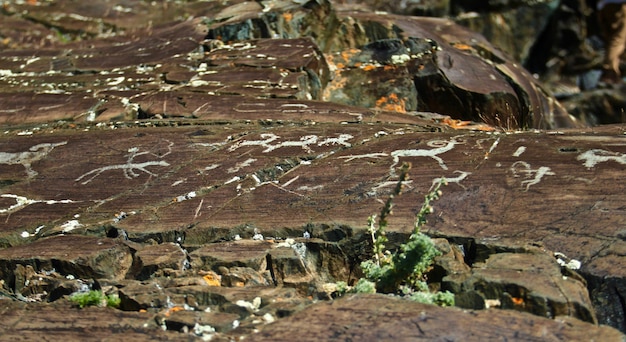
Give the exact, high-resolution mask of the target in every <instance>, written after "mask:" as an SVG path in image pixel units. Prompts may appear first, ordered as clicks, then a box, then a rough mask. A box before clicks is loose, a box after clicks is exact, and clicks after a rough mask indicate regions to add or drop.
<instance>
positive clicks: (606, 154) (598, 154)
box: [576, 149, 626, 168]
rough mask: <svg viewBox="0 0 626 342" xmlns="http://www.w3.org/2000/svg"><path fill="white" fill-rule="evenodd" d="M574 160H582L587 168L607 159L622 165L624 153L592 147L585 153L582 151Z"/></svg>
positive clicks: (624, 163)
mask: <svg viewBox="0 0 626 342" xmlns="http://www.w3.org/2000/svg"><path fill="white" fill-rule="evenodd" d="M576 160H584V161H585V163H584V164H583V165H585V166H586V167H587V168H592V167H595V166H596V165H597V164H598V163H603V162H607V161H611V160H612V161H614V162H617V163H620V164H623V165H626V154H621V153H618V152H612V151H607V150H601V149H593V150H589V151H587V152H585V153H582V154H581V155H579V156H578V157H576Z"/></svg>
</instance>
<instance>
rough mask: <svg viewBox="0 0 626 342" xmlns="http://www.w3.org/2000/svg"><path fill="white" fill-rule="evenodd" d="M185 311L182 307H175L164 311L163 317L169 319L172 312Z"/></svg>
mask: <svg viewBox="0 0 626 342" xmlns="http://www.w3.org/2000/svg"><path fill="white" fill-rule="evenodd" d="M182 310H185V308H183V307H182V306H175V307H172V308H169V309H167V311H165V317H169V316H170V315H171V314H172V313H173V312H176V311H182Z"/></svg>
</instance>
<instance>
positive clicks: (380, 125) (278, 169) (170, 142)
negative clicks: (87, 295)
mask: <svg viewBox="0 0 626 342" xmlns="http://www.w3.org/2000/svg"><path fill="white" fill-rule="evenodd" d="M0 16H1V17H2V19H3V20H4V19H6V20H7V21H6V23H7V25H2V26H1V27H0V36H2V37H3V40H2V42H1V44H2V47H3V49H2V50H0V63H1V66H0V122H2V123H3V124H4V127H3V130H2V132H1V133H0V190H1V194H0V247H1V248H2V249H0V284H1V285H2V287H1V288H0V292H1V293H2V295H3V297H11V298H13V299H15V300H16V301H13V302H8V301H7V302H5V303H0V304H2V306H0V310H4V312H5V313H6V316H8V317H11V318H10V319H8V320H7V322H6V326H4V325H2V324H0V332H2V335H3V336H8V337H15V338H17V336H26V338H27V339H34V338H35V335H36V334H40V333H41V330H38V329H47V331H54V332H57V333H58V336H59V337H61V338H64V339H68V340H73V339H75V340H83V339H84V338H87V335H86V331H87V330H86V329H87V328H84V327H87V326H89V324H92V325H93V330H92V331H94V334H95V335H97V339H98V340H106V339H111V340H113V339H119V335H116V334H120V333H124V334H125V335H124V337H125V338H129V337H130V338H133V339H137V340H143V339H146V335H145V334H150V337H151V339H165V340H167V339H185V340H188V339H194V338H215V339H219V338H221V337H224V339H229V338H231V337H232V338H238V337H242V336H249V337H250V338H259V339H262V338H265V339H272V340H281V339H283V340H293V339H294V336H296V338H298V337H300V336H301V335H303V334H304V335H307V337H308V336H310V337H316V340H317V339H330V338H331V337H332V336H335V337H345V336H348V335H350V336H353V337H360V338H361V339H382V338H386V337H391V336H392V335H394V334H397V335H394V336H395V337H397V338H396V339H400V340H402V339H414V338H428V339H438V338H439V339H445V338H448V339H456V338H459V339H461V338H463V339H466V338H467V336H475V337H476V340H485V339H494V338H498V337H502V338H507V339H525V340H533V339H536V340H569V339H572V338H577V337H579V336H587V335H585V334H590V335H591V334H596V336H600V337H602V340H623V335H619V333H618V332H617V331H615V330H612V329H610V328H606V327H598V326H595V325H590V324H586V323H583V322H582V321H583V320H586V321H589V322H596V319H597V321H598V322H600V323H603V324H610V325H612V326H613V327H616V328H618V329H621V330H622V331H626V318H625V316H626V315H625V312H626V308H625V307H624V304H623V300H622V299H623V298H624V296H625V295H626V281H625V279H626V268H625V266H624V265H626V263H625V262H624V261H625V260H624V256H625V255H626V244H625V243H624V237H625V236H626V233H625V230H624V229H625V225H626V211H625V210H624V203H625V202H626V201H625V199H626V198H625V197H626V195H625V194H626V191H624V190H626V189H625V188H624V183H623V182H622V181H621V178H622V177H623V174H624V167H625V165H626V134H625V130H624V127H622V126H617V125H615V126H605V127H599V128H593V129H592V128H588V129H583V128H579V129H571V130H563V131H558V130H552V131H523V132H518V131H514V130H512V129H514V128H517V127H541V128H550V127H580V124H579V122H578V121H577V120H576V119H573V118H572V117H570V116H569V115H567V113H566V112H565V111H564V110H563V108H562V107H561V106H560V105H559V104H558V102H556V101H555V100H554V98H552V97H551V96H549V95H547V94H545V93H544V92H543V90H542V89H541V87H540V85H539V84H538V83H537V82H536V81H535V80H534V79H533V78H532V76H530V74H529V73H528V72H526V71H524V70H523V69H521V68H519V66H518V65H517V64H515V63H512V62H510V61H508V60H507V59H506V58H505V57H504V56H502V55H501V54H499V53H498V52H497V51H495V50H494V49H493V47H492V46H490V45H489V43H488V42H486V41H485V40H484V39H482V38H481V37H478V36H476V35H474V34H473V33H470V32H468V31H466V30H464V29H462V28H461V27H460V26H457V25H455V24H453V23H452V22H451V21H448V20H443V19H432V18H409V17H399V16H387V15H382V14H372V13H357V12H354V13H352V12H344V13H338V12H335V11H334V10H333V7H332V4H331V3H330V2H329V1H323V0H320V1H308V2H289V1H282V2H276V1H264V2H249V1H240V0H237V1H230V2H193V1H189V2H170V1H165V2H151V3H148V2H145V1H138V0H129V1H126V2H125V3H124V5H117V4H113V3H109V2H102V1H94V2H92V3H89V4H87V3H85V4H80V5H77V4H70V3H69V2H65V1H60V2H55V3H50V2H38V1H27V2H23V1H21V2H15V3H11V4H4V5H3V11H2V13H0ZM185 18H187V19H185ZM3 23H5V22H4V21H3ZM138 23H141V25H139V26H138ZM161 23H164V24H165V25H160V24H161ZM20 27H23V29H25V30H28V32H32V33H33V34H32V35H30V36H29V35H25V34H23V32H21V31H20V29H19V28H20ZM59 30H60V31H59ZM36 31H37V32H36ZM60 32H61V33H60ZM309 37H314V39H312V38H309ZM4 47H6V49H4ZM472 73H476V74H475V75H473V77H468V75H470V74H472ZM442 89H444V90H442ZM419 94H421V95H422V96H423V97H418V95H419ZM361 96H362V97H361ZM328 99H331V100H333V101H337V102H339V103H343V104H337V103H329V102H323V101H319V100H328ZM353 100H354V101H353ZM351 101H353V102H351ZM347 104H349V105H347ZM351 105H357V106H361V107H353V106H351ZM433 112H437V113H433ZM451 116H452V117H451ZM453 117H454V118H453ZM458 119H464V120H475V121H478V120H481V121H483V122H487V123H489V124H492V125H494V126H499V127H501V128H500V129H498V128H496V127H494V126H490V125H487V124H484V123H475V122H468V121H460V120H458ZM503 128H504V129H503ZM506 129H508V130H506ZM404 163H410V164H411V165H412V168H411V170H410V177H409V179H408V180H405V181H404V182H403V188H404V190H403V194H402V196H399V197H396V198H395V202H394V204H395V207H394V214H393V216H392V217H391V218H390V219H389V235H390V237H392V240H393V241H394V242H397V241H400V240H401V239H403V238H405V237H406V236H408V235H409V234H410V233H411V232H412V229H413V223H414V220H415V214H416V213H417V211H418V208H419V207H420V205H421V203H422V201H423V198H424V195H425V194H426V193H427V192H429V191H430V190H431V189H432V188H433V187H434V186H435V185H436V184H438V182H440V181H442V180H443V179H446V180H447V183H448V186H447V187H444V188H443V196H442V198H441V199H440V200H439V201H438V202H436V203H434V209H435V212H434V215H431V216H430V217H429V223H428V225H427V226H426V227H425V229H424V230H425V232H426V233H427V234H429V235H431V236H435V237H438V238H441V239H439V246H444V247H445V249H446V254H445V256H442V257H441V260H439V261H438V262H440V264H437V265H436V267H435V269H436V270H440V269H443V271H440V272H443V273H446V272H448V273H447V274H440V275H439V276H440V278H444V279H441V282H439V285H441V286H442V288H444V287H446V286H447V287H448V288H447V289H449V290H456V291H457V293H459V294H460V296H459V299H463V297H462V295H463V294H466V295H467V298H469V300H466V304H467V306H466V307H475V306H476V307H480V308H484V307H492V308H493V307H498V306H499V307H500V308H502V309H513V310H515V311H513V310H510V311H506V310H497V311H496V310H495V309H492V310H484V311H471V312H468V311H461V310H460V309H444V308H438V307H431V306H425V305H420V304H415V303H409V302H405V301H400V300H398V299H394V298H390V297H383V296H360V297H359V296H356V297H354V296H351V297H347V298H344V299H341V300H338V301H335V302H325V303H320V304H318V305H316V306H313V307H310V308H309V309H305V307H306V306H307V305H309V304H310V303H311V302H312V301H314V300H317V299H318V298H321V297H323V298H330V297H332V291H327V290H326V289H327V288H328V287H326V288H325V287H324V285H328V283H331V284H332V283H333V282H335V281H337V280H344V281H353V280H354V277H355V276H358V274H359V272H360V270H359V269H358V264H359V262H360V261H362V260H363V259H364V258H366V257H367V256H368V255H369V254H368V253H369V249H368V245H367V242H368V241H369V238H370V237H369V233H368V232H367V230H366V228H367V218H368V217H369V216H370V215H372V214H377V213H378V212H379V211H380V208H381V206H382V203H383V202H384V201H385V200H386V199H387V198H388V196H389V194H391V193H392V189H393V188H394V187H395V186H396V184H397V183H398V179H399V177H398V168H400V167H401V166H402V165H403V164H404ZM533 253H535V254H534V255H533ZM553 256H554V257H553ZM457 271H458V273H455V272H457ZM577 272H578V273H580V275H579V274H578V273H577ZM452 275H454V276H455V277H452ZM445 276H447V278H446V277H445ZM433 278H434V277H433ZM431 285H432V286H436V285H437V284H436V281H435V280H433V283H431ZM98 288H101V289H102V290H104V291H106V292H107V293H112V294H118V295H119V296H120V299H121V307H120V308H121V309H122V310H126V311H143V310H145V311H147V313H144V312H123V311H119V310H113V309H103V308H101V309H100V308H98V309H87V310H85V311H78V310H76V309H75V308H71V307H69V305H68V304H67V302H66V301H65V300H64V299H65V297H66V296H67V295H69V294H71V293H74V292H76V291H85V290H86V289H98ZM320 288H321V290H320ZM478 297H479V298H478ZM472 300H474V301H472ZM18 301H39V302H42V303H38V304H25V303H20V302H18ZM47 301H51V302H53V304H51V305H47V304H44V303H43V302H47ZM459 302H462V300H459ZM63 303H65V304H63ZM476 303H478V304H476ZM496 303H499V305H496ZM302 309H305V311H302V312H301V313H298V311H300V310H302ZM594 310H595V312H593V311H594ZM517 311H527V312H531V313H533V314H535V315H533V316H531V315H529V314H528V313H520V312H517ZM11 314H14V316H11ZM289 315H293V316H292V317H291V318H284V317H286V316H289ZM560 315H567V318H562V317H561V316H560ZM310 316H312V317H310ZM540 316H545V317H550V318H554V319H553V320H548V319H546V318H544V317H540ZM16 317H17V318H16ZM443 317H445V319H444V318H443ZM438 318H441V319H438ZM575 318H578V319H580V321H579V320H576V319H575ZM276 320H278V322H277V323H276V324H269V323H271V322H272V321H276ZM16 321H19V323H18V325H16V326H13V325H14V324H15V322H16ZM68 322H70V323H68ZM294 322H295V323H294ZM329 322H330V325H329ZM355 322H356V323H355ZM399 322H400V323H405V324H399ZM451 322H454V326H455V327H456V329H457V330H450V326H451ZM563 322H566V323H563ZM432 324H434V325H432ZM301 325H305V327H302V329H300V326H301ZM444 326H445V328H444ZM533 326H534V327H533ZM537 326H539V327H541V328H540V329H536V327H537ZM50 327H53V328H50ZM485 327H487V328H485ZM48 328H49V329H48ZM370 328H373V329H370ZM72 329H73V330H72ZM162 329H167V330H176V331H179V332H177V333H176V335H172V334H171V332H168V331H166V332H163V331H161V330H162ZM215 330H217V332H216V331H215ZM256 330H260V331H261V332H260V333H256V334H255V333H254V332H255V331H256ZM305 332H310V334H305ZM144 333H145V334H144ZM273 334H274V335H273ZM346 334H347V335H346ZM583 338H584V337H583Z"/></svg>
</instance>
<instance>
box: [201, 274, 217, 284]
mask: <svg viewBox="0 0 626 342" xmlns="http://www.w3.org/2000/svg"><path fill="white" fill-rule="evenodd" d="M221 278H222V277H220V276H219V275H217V274H215V273H214V272H209V273H207V274H206V275H204V276H202V279H204V281H205V282H206V283H207V285H209V286H221V285H222V283H221Z"/></svg>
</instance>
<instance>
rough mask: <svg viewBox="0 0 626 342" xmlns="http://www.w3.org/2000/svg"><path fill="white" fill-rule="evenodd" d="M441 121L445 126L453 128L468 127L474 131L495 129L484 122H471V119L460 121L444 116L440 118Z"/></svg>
mask: <svg viewBox="0 0 626 342" xmlns="http://www.w3.org/2000/svg"><path fill="white" fill-rule="evenodd" d="M441 123H442V124H444V125H447V126H450V127H452V128H454V129H468V130H476V131H485V132H492V131H495V130H496V129H495V128H494V127H491V126H489V125H486V124H480V123H473V122H471V121H462V120H456V119H452V118H444V119H443V120H441Z"/></svg>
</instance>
